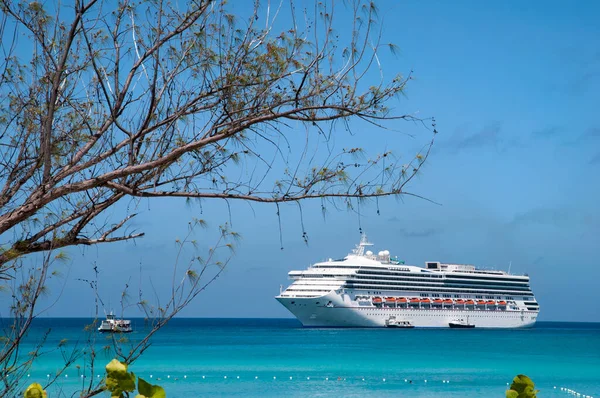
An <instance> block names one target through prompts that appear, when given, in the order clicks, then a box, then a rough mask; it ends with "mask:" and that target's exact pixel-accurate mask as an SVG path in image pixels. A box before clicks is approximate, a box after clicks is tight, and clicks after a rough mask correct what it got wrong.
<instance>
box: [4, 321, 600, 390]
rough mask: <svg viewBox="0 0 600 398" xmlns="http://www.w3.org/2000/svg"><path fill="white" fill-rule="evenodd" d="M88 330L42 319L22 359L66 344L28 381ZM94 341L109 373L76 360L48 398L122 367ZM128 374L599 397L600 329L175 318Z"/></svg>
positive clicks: (201, 381)
mask: <svg viewBox="0 0 600 398" xmlns="http://www.w3.org/2000/svg"><path fill="white" fill-rule="evenodd" d="M88 323H89V320H87V319H73V318H69V319H67V318H58V319H57V318H54V319H39V320H37V321H36V323H35V326H34V327H33V330H32V331H31V333H30V335H29V337H28V340H27V341H28V343H27V345H30V347H24V350H23V352H27V351H28V350H29V349H31V348H33V344H34V342H36V341H38V340H39V339H40V338H41V336H42V335H43V334H44V333H45V331H47V330H48V329H51V332H50V334H49V336H48V340H47V344H46V347H48V348H52V347H56V346H57V345H58V343H59V341H61V340H62V339H67V340H66V342H64V341H63V347H61V348H60V349H55V350H54V351H51V352H49V353H47V354H46V355H44V356H43V357H41V358H40V359H38V360H37V361H36V362H35V364H34V366H33V367H32V368H31V370H30V372H29V378H28V379H27V381H28V382H29V381H31V382H33V381H39V382H41V383H42V384H43V383H44V381H45V380H47V375H48V374H54V373H55V372H56V371H57V370H58V369H59V368H60V367H61V365H62V364H63V363H64V358H65V357H68V355H69V352H71V351H72V349H73V348H77V347H78V348H79V349H85V342H86V339H87V338H88V337H89V336H90V333H88V332H85V331H84V326H85V325H86V324H88ZM2 326H6V320H4V321H3V325H2ZM134 327H135V332H133V333H131V334H130V335H128V337H129V338H130V339H131V340H132V341H135V340H136V339H140V338H141V337H142V336H143V332H144V329H145V326H144V322H143V320H141V319H139V320H134ZM93 335H94V336H95V337H97V341H96V349H97V350H98V351H99V354H98V363H99V364H100V365H102V368H101V369H100V370H98V369H96V370H95V371H94V373H93V374H90V371H89V370H86V366H85V361H84V360H83V359H80V360H78V361H76V362H75V363H74V364H73V365H71V366H70V367H69V368H68V370H67V371H66V372H65V373H64V374H63V375H61V376H60V377H59V379H58V381H57V382H56V383H55V384H54V385H52V386H50V387H49V389H48V392H49V397H50V398H53V397H59V396H66V397H71V396H78V395H77V394H76V392H77V391H78V389H79V388H80V387H81V385H82V383H87V382H89V380H90V379H89V378H90V377H92V378H97V376H98V374H103V366H104V364H106V363H108V362H109V361H110V359H112V354H111V353H110V352H104V351H103V350H102V347H103V346H105V345H107V344H109V341H108V340H106V339H107V336H105V335H97V336H96V334H95V333H94V334H93ZM77 366H79V368H78V367H77ZM130 370H131V371H133V372H134V373H135V374H136V375H138V376H141V377H142V378H145V379H146V380H147V381H150V382H152V383H155V384H160V385H161V386H163V387H164V388H165V389H166V391H167V396H168V397H234V396H235V397H283V396H285V397H504V393H505V390H506V389H507V383H510V382H511V381H512V378H513V377H514V376H515V375H517V374H520V373H522V374H526V375H528V376H530V377H531V378H532V379H533V381H534V382H535V384H536V387H537V388H538V389H539V390H541V391H540V394H539V396H540V397H568V396H573V395H569V393H567V392H566V391H561V387H562V388H565V389H567V388H568V389H570V390H573V391H576V392H579V393H580V394H581V396H584V395H588V396H593V397H598V398H600V323H596V324H590V323H587V324H586V323H554V322H552V323H550V322H540V323H538V324H537V325H536V326H535V327H534V328H532V329H523V330H478V329H464V330H451V329H443V330H441V329H305V328H302V327H301V325H300V323H298V322H297V321H296V320H293V319H174V320H173V321H172V322H171V323H170V324H169V325H168V326H167V327H166V328H164V329H163V330H161V331H160V332H159V333H158V334H157V335H156V336H155V337H154V338H153V340H152V346H151V347H150V348H149V349H148V350H147V351H146V352H145V353H144V355H143V356H142V357H141V358H140V359H139V360H138V361H137V362H135V363H134V364H133V365H132V366H131V367H130ZM82 376H85V377H82ZM100 377H102V376H100ZM555 387H556V388H555ZM74 393H75V395H73V394H74ZM101 396H107V394H104V395H101Z"/></svg>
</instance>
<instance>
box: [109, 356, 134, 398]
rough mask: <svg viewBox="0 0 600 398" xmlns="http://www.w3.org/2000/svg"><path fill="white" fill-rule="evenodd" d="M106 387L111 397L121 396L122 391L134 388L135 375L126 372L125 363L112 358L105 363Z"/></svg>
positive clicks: (130, 390) (129, 390)
mask: <svg viewBox="0 0 600 398" xmlns="http://www.w3.org/2000/svg"><path fill="white" fill-rule="evenodd" d="M106 387H107V388H108V391H110V392H111V396H112V397H121V396H122V394H123V392H125V391H127V392H132V391H134V390H135V375H134V374H133V372H127V364H126V363H123V362H119V361H118V360H116V359H113V360H112V361H110V362H109V363H108V365H106Z"/></svg>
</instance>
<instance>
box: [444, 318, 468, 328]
mask: <svg viewBox="0 0 600 398" xmlns="http://www.w3.org/2000/svg"><path fill="white" fill-rule="evenodd" d="M448 326H450V327H451V328H452V329H473V328H474V327H475V325H474V324H472V323H469V320H468V319H467V320H466V321H465V320H464V319H455V320H453V321H451V322H450V323H448Z"/></svg>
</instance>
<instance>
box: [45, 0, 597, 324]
mask: <svg viewBox="0 0 600 398" xmlns="http://www.w3.org/2000/svg"><path fill="white" fill-rule="evenodd" d="M380 15H381V16H382V17H383V23H384V31H383V37H384V41H393V42H394V43H396V44H397V45H398V46H399V48H400V52H399V54H398V55H397V56H392V55H391V54H383V55H382V58H381V62H382V64H383V67H384V71H385V72H386V73H389V75H390V76H392V75H393V74H395V73H396V72H399V71H400V72H404V73H406V72H408V71H410V70H413V71H414V77H415V79H414V80H413V81H412V82H411V83H410V85H409V87H408V88H407V93H406V97H405V98H401V99H400V100H399V101H398V102H397V103H394V104H392V105H393V106H394V107H396V108H398V109H399V110H401V112H403V113H413V112H418V114H419V115H420V116H423V117H427V116H434V117H435V118H436V120H437V125H438V130H439V131H440V134H439V136H438V141H437V143H436V145H435V147H434V150H433V152H432V155H431V157H430V158H429V160H428V162H427V164H426V167H425V168H424V170H423V173H421V174H420V175H419V177H418V178H417V179H416V180H415V181H414V183H413V184H412V186H411V189H410V190H411V191H412V192H415V193H418V194H420V195H423V196H425V197H427V198H430V199H432V200H434V201H436V202H438V203H440V204H441V205H435V204H432V203H430V202H427V201H423V200H418V199H414V198H405V199H402V200H398V199H393V198H388V199H383V200H380V201H379V209H380V214H379V215H377V211H376V210H377V206H376V204H375V202H369V203H367V204H365V205H363V206H361V215H360V216H359V215H357V214H356V213H355V212H349V211H346V210H344V209H341V210H335V209H334V208H332V207H330V208H328V212H327V216H326V217H325V218H324V217H323V216H322V214H321V210H320V203H317V202H314V203H305V204H304V208H303V214H304V226H305V229H306V231H307V232H308V235H309V244H308V245H306V244H304V241H303V239H302V229H301V225H300V217H299V212H298V209H297V206H295V205H286V206H283V207H282V209H281V214H282V232H283V237H282V239H283V247H284V249H283V250H280V241H279V230H278V220H277V217H276V214H275V213H276V208H275V207H274V206H267V205H252V206H249V205H247V204H243V203H238V204H234V205H233V206H232V208H231V221H232V223H233V229H234V230H236V231H237V232H239V233H241V235H242V240H241V241H240V243H239V244H238V248H237V251H236V256H235V257H234V258H233V260H232V261H231V263H230V264H229V265H228V267H227V269H226V271H225V272H224V274H223V275H222V277H220V278H219V279H218V280H217V281H216V282H215V283H213V284H212V285H211V286H210V287H209V289H207V290H206V291H205V292H204V293H203V294H201V295H200V296H198V298H197V299H196V301H195V302H194V303H193V304H192V305H191V306H190V307H189V308H188V309H186V310H185V311H184V315H185V316H211V317H214V316H218V317H286V316H289V314H288V313H287V311H286V310H285V309H284V308H283V307H281V306H280V305H279V304H278V303H277V302H276V301H275V300H274V299H273V296H275V295H276V294H278V292H279V285H280V284H282V285H284V286H285V285H287V284H288V283H289V282H288V280H287V272H288V271H290V270H292V269H302V268H305V267H306V266H308V265H309V264H310V263H313V262H316V261H319V260H322V259H324V258H327V257H338V256H341V255H344V254H346V253H347V252H348V251H349V250H350V249H351V248H352V247H353V245H354V244H355V243H356V242H357V241H358V240H359V227H362V228H363V230H365V231H366V232H367V233H368V234H369V237H370V239H371V240H372V241H373V242H374V243H375V244H376V245H377V248H378V249H380V250H383V249H388V250H390V251H391V252H392V254H396V255H399V256H400V257H401V258H403V259H405V260H406V261H407V263H410V264H416V265H422V264H423V262H424V261H426V260H440V261H448V262H452V261H453V262H461V263H473V264H476V265H480V266H485V267H494V268H497V269H504V270H506V269H507V268H508V264H509V262H512V271H513V272H515V273H525V272H526V273H529V275H530V276H531V278H532V286H533V289H534V292H535V293H536V296H537V298H538V301H539V302H540V305H541V315H540V320H564V321H596V322H600V310H599V309H598V306H597V305H596V301H597V295H596V291H597V286H598V280H600V267H599V266H598V259H597V253H598V247H599V242H600V210H599V207H600V206H599V203H600V184H599V182H600V178H599V177H598V175H599V173H600V120H599V118H598V114H599V113H598V110H597V109H598V105H599V104H600V94H599V92H600V24H598V23H597V16H598V15H600V4H599V3H597V2H591V1H590V2H574V3H565V2H560V3H559V2H548V1H531V2H520V1H505V2H474V1H472V2H466V1H464V2H463V1H457V2H446V1H438V2H435V1H430V2H427V3H426V2H417V1H408V2H402V3H401V4H400V3H398V2H391V1H390V2H384V4H383V5H380ZM283 22H285V21H283ZM283 22H282V23H283ZM346 28H347V29H349V27H346ZM338 29H339V30H343V29H344V26H343V25H340V26H339V27H338ZM357 127H359V128H360V133H358V134H356V135H354V136H350V135H348V134H345V133H344V134H340V135H339V137H336V139H335V141H336V145H338V147H339V148H342V147H348V146H350V145H351V146H364V147H367V148H368V149H369V151H371V152H380V151H383V150H386V149H391V150H392V151H394V153H396V154H399V155H400V154H406V155H414V153H415V151H416V150H417V148H419V147H420V146H421V145H422V143H423V142H425V141H426V140H427V139H428V138H429V136H427V135H426V133H424V132H423V130H422V129H420V130H419V129H417V128H415V127H414V126H411V125H409V124H406V123H404V124H399V125H398V128H399V129H402V130H403V131H405V132H407V133H413V132H414V134H415V138H409V137H408V136H406V135H404V134H394V133H391V132H389V131H388V132H384V131H375V130H374V128H373V127H366V126H357ZM139 211H140V215H139V216H138V219H137V220H136V221H135V226H136V227H137V228H138V229H140V230H143V231H145V232H146V236H145V237H144V238H142V239H139V240H138V241H136V242H135V243H120V244H115V245H111V246H98V247H95V248H88V249H84V250H80V249H77V250H73V251H72V255H71V261H70V262H68V263H67V264H63V265H60V266H59V267H62V271H63V275H64V277H63V279H62V280H61V284H57V285H54V286H53V290H52V295H53V297H54V296H56V295H58V293H59V292H60V297H58V301H57V302H56V304H54V305H53V306H52V307H51V308H50V309H49V310H48V311H47V312H46V315H49V316H88V315H91V314H92V313H93V296H92V294H91V292H90V290H89V288H88V287H87V286H86V284H85V283H83V282H81V281H78V280H77V279H79V278H89V277H91V276H92V267H93V264H94V262H95V263H97V264H98V265H99V266H100V268H101V269H102V273H101V275H100V294H101V295H102V298H103V300H104V301H105V302H106V303H107V305H111V306H117V305H118V304H117V302H118V296H119V292H120V290H121V288H122V287H123V284H124V283H125V281H126V280H128V281H129V283H131V285H135V286H136V289H137V281H139V280H143V281H146V282H143V288H144V289H145V291H146V292H151V289H150V287H149V283H148V282H147V280H148V279H149V278H152V281H153V285H154V286H155V288H156V289H157V290H160V289H161V288H166V286H167V285H166V284H165V283H168V282H169V281H170V277H171V273H172V264H173V261H174V257H175V253H176V246H175V243H174V241H175V239H176V238H177V237H181V236H182V235H183V234H184V233H185V230H186V226H187V222H188V221H189V220H190V218H191V217H202V218H205V219H206V220H207V221H208V222H209V228H208V229H207V230H205V231H203V232H200V233H197V234H196V238H197V239H198V241H199V242H200V247H201V248H205V247H206V246H207V245H208V244H210V242H212V241H213V240H214V234H215V232H214V230H215V229H216V227H217V226H218V225H219V224H222V223H223V222H226V221H228V220H230V217H229V214H228V209H227V206H226V205H225V204H224V203H221V202H212V203H211V202H204V203H203V206H202V209H200V208H199V207H198V206H188V205H186V204H185V202H184V201H180V200H157V201H152V202H148V201H142V202H141V203H140V206H139ZM81 253H83V254H84V255H81ZM140 264H141V267H142V268H143V270H144V271H143V273H142V276H141V277H140V274H139V270H140ZM128 278H130V279H128ZM165 281H166V282H165ZM63 283H64V285H65V286H66V287H65V289H64V290H62V289H61V286H62V284H63ZM111 298H112V299H111ZM131 315H132V316H133V315H135V313H134V312H133V311H132V313H131Z"/></svg>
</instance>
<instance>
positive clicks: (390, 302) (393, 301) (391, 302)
mask: <svg viewBox="0 0 600 398" xmlns="http://www.w3.org/2000/svg"><path fill="white" fill-rule="evenodd" d="M385 302H386V303H387V304H394V303H395V302H396V298H395V297H386V298H385Z"/></svg>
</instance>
